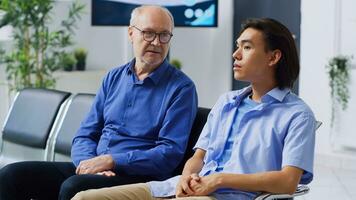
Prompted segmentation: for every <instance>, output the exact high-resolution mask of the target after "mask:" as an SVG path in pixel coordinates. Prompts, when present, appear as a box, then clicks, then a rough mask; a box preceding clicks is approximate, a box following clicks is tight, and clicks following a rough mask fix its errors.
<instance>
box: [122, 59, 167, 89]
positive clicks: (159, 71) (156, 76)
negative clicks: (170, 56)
mask: <svg viewBox="0 0 356 200" xmlns="http://www.w3.org/2000/svg"><path fill="white" fill-rule="evenodd" d="M135 61H136V60H135V59H133V60H132V61H131V62H130V63H129V67H128V70H127V73H128V74H134V72H135V70H134V67H135ZM168 65H169V64H168V61H167V59H165V60H164V61H163V62H162V64H161V65H159V66H158V67H157V68H156V69H155V70H154V71H153V72H151V73H150V74H149V75H148V76H147V78H149V79H151V80H152V82H153V83H154V84H155V85H157V84H158V82H159V80H160V79H161V77H162V76H164V75H165V72H166V70H167V69H168Z"/></svg>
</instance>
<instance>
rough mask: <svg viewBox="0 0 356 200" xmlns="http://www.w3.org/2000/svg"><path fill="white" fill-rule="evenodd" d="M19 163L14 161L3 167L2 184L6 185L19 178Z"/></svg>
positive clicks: (0, 172) (0, 182)
mask: <svg viewBox="0 0 356 200" xmlns="http://www.w3.org/2000/svg"><path fill="white" fill-rule="evenodd" d="M18 169H19V164H18V163H13V164H9V165H6V166H5V167H3V168H2V169H0V186H1V188H2V187H5V186H6V185H8V184H10V183H12V182H14V181H16V180H17V178H16V177H17V176H18V175H19V172H20V171H19V170H18Z"/></svg>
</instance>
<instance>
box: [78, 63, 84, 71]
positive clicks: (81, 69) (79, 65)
mask: <svg viewBox="0 0 356 200" xmlns="http://www.w3.org/2000/svg"><path fill="white" fill-rule="evenodd" d="M77 70H79V71H84V70H85V62H77Z"/></svg>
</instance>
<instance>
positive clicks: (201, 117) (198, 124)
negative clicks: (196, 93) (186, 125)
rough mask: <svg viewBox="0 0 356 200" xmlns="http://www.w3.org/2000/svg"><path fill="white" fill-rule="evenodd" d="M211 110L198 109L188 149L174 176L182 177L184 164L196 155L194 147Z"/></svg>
mask: <svg viewBox="0 0 356 200" xmlns="http://www.w3.org/2000/svg"><path fill="white" fill-rule="evenodd" d="M209 112H210V109H208V108H201V107H199V108H198V111H197V114H196V116H195V120H194V123H193V126H192V129H191V131H190V136H189V140H188V145H187V149H186V150H185V153H184V157H183V160H182V161H181V162H180V163H179V165H178V167H177V168H176V169H175V171H174V172H173V174H174V175H180V174H182V171H183V168H184V164H185V162H186V161H187V160H188V159H189V158H190V157H192V156H193V154H194V150H193V148H194V145H195V143H196V142H197V141H198V138H199V135H200V133H201V131H202V130H203V127H204V125H205V123H206V120H207V118H208V115H209Z"/></svg>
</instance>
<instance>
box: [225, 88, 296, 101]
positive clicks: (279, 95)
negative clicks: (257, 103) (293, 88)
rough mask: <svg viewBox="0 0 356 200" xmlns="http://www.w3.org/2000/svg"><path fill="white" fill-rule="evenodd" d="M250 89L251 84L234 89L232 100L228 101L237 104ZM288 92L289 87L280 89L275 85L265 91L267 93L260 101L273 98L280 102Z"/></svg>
mask: <svg viewBox="0 0 356 200" xmlns="http://www.w3.org/2000/svg"><path fill="white" fill-rule="evenodd" d="M251 91H252V87H251V85H250V86H248V87H245V88H243V89H241V90H238V91H236V92H237V93H236V94H235V95H234V97H233V102H230V103H235V104H239V103H240V102H241V101H242V100H243V99H244V98H245V97H246V96H248V95H249V94H250V93H251ZM289 92H290V89H289V88H285V89H282V90H281V89H279V88H278V87H275V88H273V89H272V90H270V91H269V92H267V94H265V95H263V96H262V99H261V101H262V102H268V101H270V100H271V98H273V99H275V100H277V101H279V102H282V101H283V99H284V98H285V97H286V96H287V95H288V94H289Z"/></svg>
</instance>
